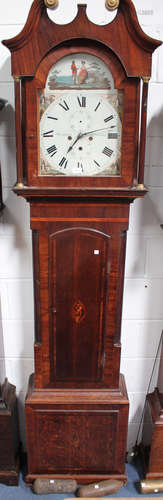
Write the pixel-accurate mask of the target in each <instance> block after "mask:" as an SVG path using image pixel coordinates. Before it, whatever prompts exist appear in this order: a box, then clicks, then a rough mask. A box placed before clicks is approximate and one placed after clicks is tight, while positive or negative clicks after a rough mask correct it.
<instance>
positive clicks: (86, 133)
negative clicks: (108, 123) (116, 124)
mask: <svg viewBox="0 0 163 500" xmlns="http://www.w3.org/2000/svg"><path fill="white" fill-rule="evenodd" d="M109 128H113V126H112V127H103V128H97V129H95V130H89V131H88V132H84V133H83V134H81V135H80V137H83V135H88V134H93V133H94V132H100V130H109Z"/></svg>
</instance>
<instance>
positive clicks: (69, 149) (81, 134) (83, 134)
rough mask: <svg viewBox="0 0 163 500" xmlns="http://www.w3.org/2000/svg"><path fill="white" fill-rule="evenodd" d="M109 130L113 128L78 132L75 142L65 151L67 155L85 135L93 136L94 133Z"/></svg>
mask: <svg viewBox="0 0 163 500" xmlns="http://www.w3.org/2000/svg"><path fill="white" fill-rule="evenodd" d="M110 128H113V126H112V127H103V128H97V129H95V130H89V132H83V133H82V132H79V134H78V135H77V137H76V139H75V141H74V142H73V143H72V144H71V146H69V148H68V150H67V153H69V152H70V151H72V149H73V147H74V145H75V144H76V143H77V142H78V141H79V139H81V138H82V137H84V136H85V135H89V134H93V133H94V132H100V130H109V129H110ZM67 153H66V154H67Z"/></svg>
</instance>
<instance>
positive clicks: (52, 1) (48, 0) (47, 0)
mask: <svg viewBox="0 0 163 500" xmlns="http://www.w3.org/2000/svg"><path fill="white" fill-rule="evenodd" d="M44 4H45V5H46V7H48V9H55V8H56V7H58V0H44Z"/></svg>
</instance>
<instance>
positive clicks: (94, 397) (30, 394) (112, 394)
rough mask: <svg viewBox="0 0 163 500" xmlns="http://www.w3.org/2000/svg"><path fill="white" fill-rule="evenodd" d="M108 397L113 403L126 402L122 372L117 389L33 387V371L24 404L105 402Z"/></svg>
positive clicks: (126, 396)
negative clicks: (66, 401)
mask: <svg viewBox="0 0 163 500" xmlns="http://www.w3.org/2000/svg"><path fill="white" fill-rule="evenodd" d="M108 397H109V398H110V399H111V400H112V403H113V404H121V403H122V404H124V403H126V404H128V395H127V389H126V384H125V378H124V375H123V374H120V378H119V389H100V390H98V389H92V388H91V389H35V387H34V373H32V374H31V375H30V378H29V385H28V391H27V397H26V404H29V405H30V404H36V405H37V404H40V402H41V403H42V404H44V403H45V402H47V401H48V404H49V405H50V404H54V401H55V404H63V403H64V402H65V398H66V400H68V401H69V404H71V405H73V404H77V403H78V401H79V402H80V404H106V403H107V402H108Z"/></svg>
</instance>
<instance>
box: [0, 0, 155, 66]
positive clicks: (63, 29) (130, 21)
mask: <svg viewBox="0 0 163 500" xmlns="http://www.w3.org/2000/svg"><path fill="white" fill-rule="evenodd" d="M79 39H80V40H81V39H82V40H84V39H85V40H91V41H92V40H94V41H98V42H101V43H103V44H104V45H105V46H107V47H108V48H110V49H111V50H113V52H114V53H115V54H116V55H117V56H118V58H119V59H120V61H121V63H122V65H123V67H124V68H125V71H126V73H127V75H128V76H150V74H151V54H152V52H153V51H154V50H155V49H156V48H157V47H159V45H161V42H160V41H158V40H154V39H152V38H150V37H149V36H148V35H146V34H145V33H144V32H143V31H142V29H141V27H140V25H139V22H138V18H137V14H136V10H135V7H134V5H133V3H132V1H131V0H121V1H120V5H119V8H118V11H117V15H116V17H115V18H114V20H113V21H112V22H111V23H109V24H107V25H104V26H99V25H96V24H94V23H93V22H91V21H90V19H88V17H87V14H86V4H84V5H78V12H77V16H76V17H75V19H74V20H73V21H72V22H71V23H69V24H66V25H65V24H64V25H58V24H56V23H54V22H53V21H51V19H50V18H49V17H48V14H47V9H46V7H45V4H44V0H34V2H33V4H32V6H31V9H30V12H29V15H28V18H27V22H26V24H25V26H24V28H23V30H22V31H21V32H20V33H19V34H18V35H17V36H16V37H14V38H12V39H10V40H4V41H3V44H4V45H5V46H6V47H8V48H9V50H10V51H11V52H12V74H13V75H19V76H33V75H34V74H35V71H36V68H37V67H38V65H39V63H40V62H41V60H42V59H43V58H44V57H45V56H46V55H47V53H48V52H49V51H50V50H52V49H54V48H55V47H57V46H58V45H59V44H61V43H65V42H66V41H68V40H69V41H72V43H73V41H75V40H79ZM129 47H130V50H129ZM131 50H132V53H133V52H134V53H135V58H134V60H133V57H131V56H130V51H131Z"/></svg>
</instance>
